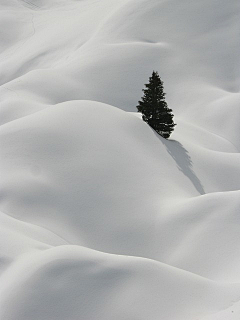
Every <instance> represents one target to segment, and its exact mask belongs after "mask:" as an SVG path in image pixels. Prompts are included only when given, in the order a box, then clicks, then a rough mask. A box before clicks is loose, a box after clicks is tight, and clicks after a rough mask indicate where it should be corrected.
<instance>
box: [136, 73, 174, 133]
mask: <svg viewBox="0 0 240 320" xmlns="http://www.w3.org/2000/svg"><path fill="white" fill-rule="evenodd" d="M145 87H146V89H143V90H142V91H143V92H144V95H143V97H142V98H141V99H142V101H138V103H139V104H138V106H137V109H138V112H141V113H142V119H143V121H145V122H147V123H148V124H149V125H150V126H151V127H152V128H153V129H154V130H155V131H156V132H157V133H158V134H160V135H161V136H162V137H164V138H165V139H167V138H169V137H170V135H171V133H172V131H173V130H174V126H175V125H176V124H174V122H173V114H172V109H169V108H168V106H167V102H166V101H165V93H164V92H163V82H162V80H161V79H160V77H159V75H158V73H157V72H155V71H153V73H152V76H151V77H150V78H149V83H147V84H145Z"/></svg>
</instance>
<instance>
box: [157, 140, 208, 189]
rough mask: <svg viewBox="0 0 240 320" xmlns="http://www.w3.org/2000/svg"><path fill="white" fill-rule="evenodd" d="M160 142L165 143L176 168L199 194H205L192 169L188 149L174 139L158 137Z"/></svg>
mask: <svg viewBox="0 0 240 320" xmlns="http://www.w3.org/2000/svg"><path fill="white" fill-rule="evenodd" d="M160 140H161V142H162V143H163V144H164V145H165V147H166V149H167V152H168V153H169V154H170V155H171V157H172V158H173V159H174V161H175V162H176V164H177V167H178V169H179V170H180V171H181V172H182V173H183V174H184V175H185V176H186V177H188V179H189V180H190V181H191V183H192V184H193V185H194V187H195V188H196V190H197V191H198V192H199V193H200V194H205V193H206V192H205V191H204V188H203V185H202V183H201V181H200V180H199V179H198V177H197V176H196V174H195V172H194V171H193V169H192V159H191V157H190V155H189V153H188V151H187V150H186V149H185V148H184V147H183V145H182V144H181V143H180V142H178V141H176V140H170V141H168V140H165V139H160Z"/></svg>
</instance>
